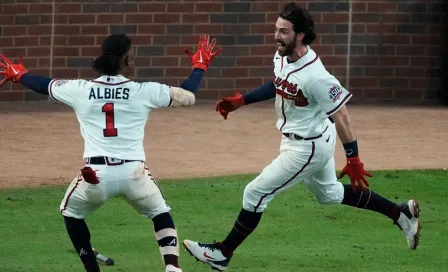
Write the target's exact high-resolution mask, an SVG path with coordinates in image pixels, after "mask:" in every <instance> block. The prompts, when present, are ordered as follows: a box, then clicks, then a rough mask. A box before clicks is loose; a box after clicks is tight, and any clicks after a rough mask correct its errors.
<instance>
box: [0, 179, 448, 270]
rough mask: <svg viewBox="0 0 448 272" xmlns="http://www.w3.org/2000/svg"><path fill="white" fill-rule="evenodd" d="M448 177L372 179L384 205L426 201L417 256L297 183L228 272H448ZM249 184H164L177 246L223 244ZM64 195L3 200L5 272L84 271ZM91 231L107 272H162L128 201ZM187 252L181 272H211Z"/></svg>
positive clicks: (57, 191)
mask: <svg viewBox="0 0 448 272" xmlns="http://www.w3.org/2000/svg"><path fill="white" fill-rule="evenodd" d="M447 174H448V172H446V171H436V170H428V171H377V172H374V177H373V178H372V179H371V189H372V190H374V191H376V192H378V193H380V194H382V195H383V196H385V197H388V198H391V199H393V200H397V201H404V200H407V199H408V198H411V197H416V198H417V199H418V200H420V203H421V208H422V225H423V230H422V238H421V245H420V247H419V248H418V249H417V250H416V251H411V250H408V249H407V244H406V241H405V239H404V236H403V235H402V233H401V232H400V231H399V229H398V228H397V227H396V226H394V225H392V222H391V221H390V220H388V219H387V218H385V217H383V216H381V215H379V214H377V213H373V212H370V211H365V210H359V209H354V208H350V207H346V206H343V205H335V206H322V205H320V204H318V203H317V202H316V201H315V200H314V198H313V196H312V195H311V194H310V193H309V192H308V191H307V190H306V187H305V186H304V185H303V184H298V185H297V186H295V187H294V188H292V189H291V190H289V191H287V192H284V193H282V194H280V195H278V196H277V197H276V198H275V199H274V200H273V201H272V202H271V203H270V205H269V206H268V208H267V210H266V212H265V214H264V216H263V219H262V221H261V224H260V225H259V227H258V228H257V230H256V231H255V232H254V233H253V234H252V235H251V236H250V237H249V238H248V239H247V240H246V242H245V243H244V244H243V245H242V246H241V247H240V248H239V249H238V250H237V252H236V254H235V256H234V257H233V259H232V261H231V263H230V266H229V269H228V271H244V272H251V271H260V272H262V271H307V272H313V271H316V272H317V271H319V272H320V271H325V272H327V271H328V272H329V271H369V272H372V271H394V272H399V271H412V272H415V271H446V269H447V267H448V258H446V245H447V244H448V238H447V236H446V235H447V233H448V232H447V231H448V228H447V224H446V223H447V222H446V219H447V212H446V207H445V205H444V204H446V203H447V202H446V197H447V196H448V189H447V186H446V185H447V182H448V181H447V176H448V175H447ZM253 177H254V176H252V175H246V176H231V177H220V178H210V179H196V180H185V182H178V181H162V182H160V185H161V187H162V190H163V192H164V194H165V196H166V197H167V199H168V201H169V204H170V205H171V207H172V208H173V211H172V213H173V217H174V220H175V222H176V225H177V228H178V232H179V239H180V240H183V239H186V238H188V239H192V240H200V241H203V242H209V241H212V240H213V239H218V240H220V239H223V238H224V237H225V236H226V234H227V233H228V231H229V230H230V229H231V227H232V225H233V222H234V220H235V218H236V216H237V215H238V212H239V210H240V209H241V200H242V192H243V189H244V186H245V184H246V183H247V182H249V181H250V180H251V179H252V178H253ZM343 182H344V183H346V182H347V180H346V179H344V181H343ZM65 189H66V188H65V187H41V188H36V189H13V190H2V191H0V213H1V217H0V222H1V223H0V237H1V238H0V239H1V242H0V252H1V255H2V256H1V257H0V271H5V272H16V271H17V272H19V271H20V272H24V271H80V272H81V271H83V269H82V266H81V263H80V261H79V259H78V257H77V255H76V254H75V252H74V250H73V248H72V245H71V243H70V240H69V238H68V236H67V234H66V231H65V228H64V224H63V220H62V217H61V215H60V214H59V203H60V200H61V199H62V197H63V196H64V192H65ZM87 222H88V224H89V227H90V231H91V233H92V243H93V246H94V247H96V248H97V249H98V250H99V251H100V252H102V253H104V254H105V255H110V256H111V257H113V258H114V259H115V262H116V264H115V265H114V266H112V267H103V271H106V272H109V271H110V272H112V271H126V272H133V271H164V270H163V265H162V261H161V258H160V255H159V249H158V247H157V245H156V242H155V238H154V234H153V231H152V223H151V221H149V220H147V219H145V218H143V217H141V216H139V215H138V214H137V213H136V212H135V211H134V210H133V209H132V208H131V207H130V206H128V205H127V203H126V202H125V201H124V200H122V199H112V200H110V201H109V202H108V203H106V204H105V205H104V206H103V207H102V208H100V209H99V210H97V211H96V212H95V213H93V214H92V215H91V216H90V217H89V218H88V219H87ZM181 249H182V250H181V265H182V267H183V269H184V271H186V272H193V271H194V272H201V271H211V270H210V269H209V267H208V266H206V265H204V264H201V263H196V261H195V260H194V259H193V258H192V257H190V256H189V255H188V254H187V253H186V252H185V251H184V250H183V248H182V247H181Z"/></svg>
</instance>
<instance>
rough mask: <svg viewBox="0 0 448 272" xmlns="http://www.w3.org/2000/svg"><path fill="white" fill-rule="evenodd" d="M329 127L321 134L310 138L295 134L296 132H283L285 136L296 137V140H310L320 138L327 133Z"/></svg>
mask: <svg viewBox="0 0 448 272" xmlns="http://www.w3.org/2000/svg"><path fill="white" fill-rule="evenodd" d="M327 129H328V126H327V127H326V128H325V130H324V132H322V133H321V134H320V135H317V136H314V137H308V138H305V137H302V136H299V135H296V134H294V133H283V135H284V136H285V137H288V138H291V137H292V138H294V139H295V140H305V141H308V140H315V139H319V138H320V137H322V135H323V134H324V133H325V131H327Z"/></svg>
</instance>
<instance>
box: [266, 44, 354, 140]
mask: <svg viewBox="0 0 448 272" xmlns="http://www.w3.org/2000/svg"><path fill="white" fill-rule="evenodd" d="M274 74H275V78H274V85H275V87H276V89H277V90H276V93H277V95H276V100H275V109H276V112H277V117H278V119H277V124H276V126H277V128H278V129H279V130H280V131H281V132H282V133H293V134H296V135H299V136H302V137H314V136H318V135H320V134H321V133H322V132H323V131H324V130H325V128H326V126H327V124H328V121H327V119H328V117H329V116H331V115H332V114H334V113H335V112H337V111H338V110H339V109H340V108H341V106H342V105H344V104H345V103H346V102H347V101H348V100H349V99H350V98H351V96H352V95H351V94H350V93H349V92H348V91H347V90H346V89H345V88H344V87H342V86H341V84H340V83H339V81H338V80H337V79H336V78H335V77H334V76H333V75H331V74H330V73H329V72H328V71H327V70H326V69H325V67H324V65H323V64H322V62H321V60H320V58H319V57H318V56H317V54H316V53H315V52H314V51H313V50H312V49H311V48H310V47H308V52H307V53H306V54H305V55H304V56H303V57H301V58H300V59H299V60H297V61H296V62H293V63H288V61H287V57H281V56H280V55H279V54H278V52H277V53H276V54H275V56H274Z"/></svg>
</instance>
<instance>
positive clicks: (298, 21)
mask: <svg viewBox="0 0 448 272" xmlns="http://www.w3.org/2000/svg"><path fill="white" fill-rule="evenodd" d="M280 17H281V18H283V19H285V20H288V21H290V22H291V23H292V25H293V29H294V32H295V33H304V34H305V37H304V38H303V40H302V43H303V44H305V45H309V44H311V43H312V42H313V41H314V40H315V39H316V32H314V21H313V18H311V15H310V14H309V12H308V10H306V9H302V8H301V7H300V6H298V5H296V4H295V3H294V2H290V3H289V4H287V5H286V6H285V7H284V8H283V10H282V12H281V13H280Z"/></svg>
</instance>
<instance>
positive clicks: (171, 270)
mask: <svg viewBox="0 0 448 272" xmlns="http://www.w3.org/2000/svg"><path fill="white" fill-rule="evenodd" d="M165 272H182V269H180V268H179V267H175V266H174V265H171V264H169V265H167V266H166V268H165Z"/></svg>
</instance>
